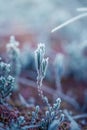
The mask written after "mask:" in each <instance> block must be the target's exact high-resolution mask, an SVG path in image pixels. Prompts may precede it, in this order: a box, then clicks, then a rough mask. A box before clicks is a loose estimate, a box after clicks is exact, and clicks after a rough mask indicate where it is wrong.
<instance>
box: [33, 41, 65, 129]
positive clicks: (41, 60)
mask: <svg viewBox="0 0 87 130" xmlns="http://www.w3.org/2000/svg"><path fill="white" fill-rule="evenodd" d="M35 64H36V70H37V74H38V76H37V85H38V92H39V96H40V97H41V98H42V100H43V101H44V102H45V103H46V105H47V110H46V112H45V116H44V117H43V118H42V120H41V122H40V127H41V129H43V130H47V129H48V128H49V130H51V128H53V127H54V128H55V127H57V128H58V126H59V125H60V123H61V122H62V121H63V119H64V114H62V111H61V110H59V108H60V103H61V99H60V98H58V99H56V102H55V103H54V104H53V106H51V105H50V104H49V101H48V98H47V97H46V96H44V95H43V91H42V88H41V87H42V81H43V79H44V77H45V75H46V70H47V66H48V57H47V58H45V45H44V44H41V43H40V44H39V45H38V48H37V49H36V51H35ZM34 115H35V113H34ZM55 121H56V126H55V125H54V124H55V123H53V122H55ZM51 123H52V124H53V125H52V126H50V124H51Z"/></svg>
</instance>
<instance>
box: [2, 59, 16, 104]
mask: <svg viewBox="0 0 87 130" xmlns="http://www.w3.org/2000/svg"><path fill="white" fill-rule="evenodd" d="M9 73H10V65H9V64H7V63H4V62H2V61H0V103H4V102H5V100H6V97H8V96H9V95H10V94H11V92H12V90H13V87H14V78H13V77H12V76H11V75H10V74H9Z"/></svg>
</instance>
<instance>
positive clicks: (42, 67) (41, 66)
mask: <svg viewBox="0 0 87 130" xmlns="http://www.w3.org/2000/svg"><path fill="white" fill-rule="evenodd" d="M35 65H36V70H37V74H38V76H37V86H38V93H39V96H40V97H41V98H42V100H43V101H45V102H46V103H47V105H49V103H48V99H47V97H45V96H44V95H43V91H42V88H41V87H42V81H43V79H44V77H45V75H46V70H47V66H48V57H47V58H45V45H44V44H43V43H40V44H38V48H37V49H36V51H35Z"/></svg>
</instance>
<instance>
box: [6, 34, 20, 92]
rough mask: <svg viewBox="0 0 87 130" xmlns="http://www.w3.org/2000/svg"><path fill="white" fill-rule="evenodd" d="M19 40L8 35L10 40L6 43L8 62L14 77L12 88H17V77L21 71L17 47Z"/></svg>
mask: <svg viewBox="0 0 87 130" xmlns="http://www.w3.org/2000/svg"><path fill="white" fill-rule="evenodd" d="M18 46H19V42H17V41H16V40H15V37H14V36H11V37H10V41H9V43H8V44H7V46H6V47H7V52H8V58H9V63H10V65H11V75H12V76H14V77H15V81H16V82H15V88H14V90H16V89H18V83H17V82H18V81H17V80H18V77H19V74H20V71H21V62H20V50H19V48H18Z"/></svg>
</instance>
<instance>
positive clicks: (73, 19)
mask: <svg viewBox="0 0 87 130" xmlns="http://www.w3.org/2000/svg"><path fill="white" fill-rule="evenodd" d="M86 16H87V13H83V14H80V15H78V16H75V17H73V18H71V19H69V20H67V21H66V22H64V23H63V24H61V25H59V26H57V27H55V28H54V29H52V31H51V32H52V33H53V32H55V31H57V30H59V29H61V28H63V27H65V26H67V25H68V24H70V23H73V22H75V21H77V20H79V19H81V18H83V17H86Z"/></svg>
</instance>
